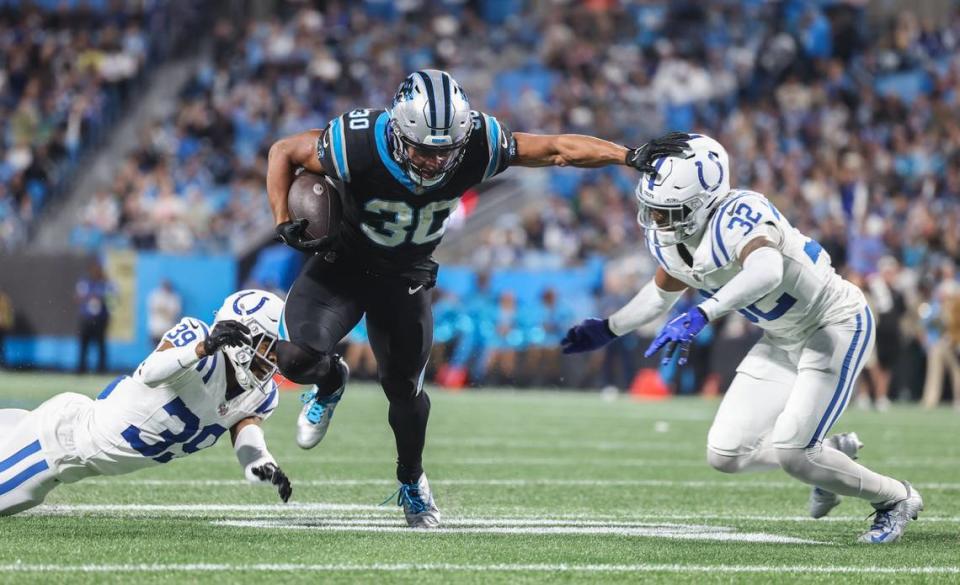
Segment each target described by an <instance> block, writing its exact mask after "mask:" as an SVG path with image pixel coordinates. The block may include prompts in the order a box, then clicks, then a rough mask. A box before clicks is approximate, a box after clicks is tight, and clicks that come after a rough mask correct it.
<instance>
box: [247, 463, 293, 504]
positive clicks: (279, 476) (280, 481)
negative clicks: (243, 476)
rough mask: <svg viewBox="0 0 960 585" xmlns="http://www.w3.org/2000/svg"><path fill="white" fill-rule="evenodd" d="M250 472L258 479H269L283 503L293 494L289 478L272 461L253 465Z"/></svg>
mask: <svg viewBox="0 0 960 585" xmlns="http://www.w3.org/2000/svg"><path fill="white" fill-rule="evenodd" d="M250 473H252V474H254V475H255V476H257V479H259V480H260V481H269V482H270V483H272V484H273V485H275V486H277V493H278V494H280V499H281V500H283V503H284V504H286V503H287V500H289V499H290V496H291V495H292V494H293V487H292V486H291V485H290V478H288V477H287V474H285V473H284V472H283V471H281V470H280V468H279V467H277V466H276V465H274V464H273V463H264V464H263V465H261V466H260V467H254V468H253V469H251V470H250Z"/></svg>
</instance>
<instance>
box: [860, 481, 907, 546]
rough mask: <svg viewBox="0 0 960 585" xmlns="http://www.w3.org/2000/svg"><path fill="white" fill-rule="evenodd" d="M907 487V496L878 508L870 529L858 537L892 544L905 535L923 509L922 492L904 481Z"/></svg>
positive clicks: (873, 542) (877, 542)
mask: <svg viewBox="0 0 960 585" xmlns="http://www.w3.org/2000/svg"><path fill="white" fill-rule="evenodd" d="M903 485H905V486H906V488H907V497H906V498H904V499H902V500H900V501H899V502H897V503H896V504H894V505H892V506H890V507H889V508H885V509H883V510H877V512H876V515H875V516H874V517H873V525H872V526H870V530H867V531H866V532H864V533H863V534H862V535H861V536H860V538H859V539H858V540H859V541H860V542H865V543H867V544H891V543H894V542H896V541H898V540H900V537H901V536H903V531H904V530H905V529H906V527H907V524H908V523H909V522H910V521H911V520H916V519H917V516H919V515H920V512H921V511H922V510H923V498H921V497H920V492H918V491H917V490H915V489H913V486H911V485H910V484H909V483H907V482H903Z"/></svg>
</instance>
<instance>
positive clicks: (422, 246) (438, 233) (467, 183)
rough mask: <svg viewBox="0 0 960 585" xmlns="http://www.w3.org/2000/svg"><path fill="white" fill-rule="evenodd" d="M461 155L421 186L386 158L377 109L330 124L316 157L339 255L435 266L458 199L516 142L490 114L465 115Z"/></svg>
mask: <svg viewBox="0 0 960 585" xmlns="http://www.w3.org/2000/svg"><path fill="white" fill-rule="evenodd" d="M472 116H473V130H472V132H471V134H470V139H469V141H468V142H467V144H466V146H465V147H464V152H463V160H462V161H461V162H460V164H459V166H457V167H456V168H455V169H454V170H453V171H452V172H448V173H447V175H446V176H445V177H444V180H443V182H441V183H439V184H437V185H434V186H430V187H421V186H419V185H417V184H416V183H415V182H414V180H413V179H412V178H411V177H410V176H409V175H408V174H407V173H406V171H405V170H404V169H403V167H401V166H400V164H398V163H397V162H396V161H395V160H394V159H393V157H392V156H391V145H390V141H389V138H388V136H387V132H388V128H387V123H388V122H389V120H390V116H389V114H388V113H387V112H386V111H385V110H382V109H381V110H375V109H358V110H353V111H352V112H349V113H346V114H343V115H341V116H338V117H336V118H334V119H333V120H331V121H330V123H329V124H328V125H327V128H326V131H325V132H324V133H323V136H322V137H321V138H320V140H319V141H318V143H317V158H318V159H319V160H320V163H321V164H322V165H323V168H324V170H325V171H326V173H327V174H328V175H330V176H331V177H332V178H333V179H334V180H335V181H336V182H337V183H338V187H340V194H341V197H342V198H343V220H342V224H341V226H340V246H339V250H340V251H341V253H343V254H345V255H347V256H349V257H350V258H355V259H357V261H358V262H359V263H360V264H362V265H363V267H364V268H366V269H368V270H371V271H375V272H378V273H385V274H399V275H410V274H417V273H418V272H420V271H421V270H420V269H422V268H423V267H424V266H429V265H432V266H433V267H434V271H435V266H436V264H435V263H434V262H433V261H432V259H431V257H430V255H431V253H432V252H433V250H434V248H436V247H437V245H438V244H439V243H440V240H441V238H443V232H444V229H445V227H446V220H447V218H448V217H449V216H450V213H451V212H452V211H453V210H454V209H455V208H456V207H457V204H458V203H459V201H460V197H461V196H462V195H463V194H464V193H465V192H466V191H467V190H468V189H470V188H471V187H473V186H474V185H477V184H478V183H481V182H483V181H485V180H487V179H489V178H491V177H493V176H495V175H497V174H498V173H501V172H503V171H504V170H506V168H507V167H508V166H509V165H510V160H511V159H512V158H513V156H514V155H516V142H515V140H514V139H513V136H512V134H511V133H510V131H509V130H508V129H507V128H506V127H504V126H503V125H502V124H500V123H499V122H498V121H497V119H496V118H494V117H493V116H488V115H487V114H483V113H481V112H472Z"/></svg>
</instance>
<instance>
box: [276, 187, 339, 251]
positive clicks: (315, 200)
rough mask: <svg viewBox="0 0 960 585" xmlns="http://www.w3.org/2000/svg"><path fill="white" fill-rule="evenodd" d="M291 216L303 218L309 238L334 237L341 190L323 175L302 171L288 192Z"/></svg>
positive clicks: (337, 226) (337, 223)
mask: <svg viewBox="0 0 960 585" xmlns="http://www.w3.org/2000/svg"><path fill="white" fill-rule="evenodd" d="M287 208H288V210H289V211H290V219H306V220H307V221H308V222H309V223H307V228H306V233H307V235H308V236H310V237H311V238H315V239H319V238H323V237H327V236H330V237H336V235H337V232H338V231H339V229H340V216H341V205H340V193H339V192H338V191H337V188H336V186H335V185H334V184H333V181H332V180H331V179H330V178H329V177H326V176H323V175H317V174H314V173H308V172H302V173H300V174H299V175H298V176H297V178H296V179H294V180H293V184H292V185H290V191H289V192H288V193H287Z"/></svg>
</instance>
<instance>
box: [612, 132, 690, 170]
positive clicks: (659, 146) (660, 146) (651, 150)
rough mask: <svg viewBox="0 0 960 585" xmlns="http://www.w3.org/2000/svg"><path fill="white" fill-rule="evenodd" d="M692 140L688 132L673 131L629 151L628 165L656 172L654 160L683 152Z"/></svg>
mask: <svg viewBox="0 0 960 585" xmlns="http://www.w3.org/2000/svg"><path fill="white" fill-rule="evenodd" d="M689 141H690V135H689V134H687V133H686V132H671V133H669V134H664V135H663V136H660V137H659V138H654V139H653V140H651V141H650V142H648V143H646V144H644V145H643V146H639V147H637V148H634V149H633V150H631V151H628V152H627V166H630V167H633V168H635V169H637V170H638V171H640V172H641V173H644V174H648V173H656V172H657V169H656V168H654V166H653V161H655V160H657V159H658V158H662V157H664V156H675V155H678V154H682V153H683V151H684V150H685V149H686V148H687V143H688V142H689Z"/></svg>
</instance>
